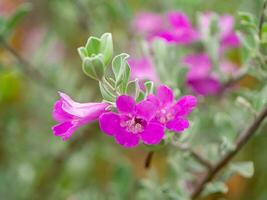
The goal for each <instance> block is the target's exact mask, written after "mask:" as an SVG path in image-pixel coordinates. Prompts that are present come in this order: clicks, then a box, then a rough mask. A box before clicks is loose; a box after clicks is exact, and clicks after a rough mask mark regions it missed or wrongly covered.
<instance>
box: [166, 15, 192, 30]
mask: <svg viewBox="0 0 267 200" xmlns="http://www.w3.org/2000/svg"><path fill="white" fill-rule="evenodd" d="M168 18H169V22H170V24H171V25H172V26H173V27H175V28H179V29H181V28H182V29H183V28H186V29H187V28H191V23H190V21H189V19H188V17H187V16H186V15H185V14H184V13H182V12H179V11H171V12H169V13H168Z"/></svg>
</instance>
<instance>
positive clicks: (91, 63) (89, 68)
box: [83, 55, 105, 80]
mask: <svg viewBox="0 0 267 200" xmlns="http://www.w3.org/2000/svg"><path fill="white" fill-rule="evenodd" d="M102 59H103V58H102V55H98V56H94V57H87V58H85V59H84V61H83V71H84V73H85V74H86V75H88V76H89V77H91V78H93V79H95V80H101V79H102V77H103V76H104V71H105V65H104V63H103V61H102Z"/></svg>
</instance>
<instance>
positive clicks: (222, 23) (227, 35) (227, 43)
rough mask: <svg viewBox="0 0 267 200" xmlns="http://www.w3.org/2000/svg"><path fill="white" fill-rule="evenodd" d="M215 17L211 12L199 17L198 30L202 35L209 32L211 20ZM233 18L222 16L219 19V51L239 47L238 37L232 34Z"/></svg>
mask: <svg viewBox="0 0 267 200" xmlns="http://www.w3.org/2000/svg"><path fill="white" fill-rule="evenodd" d="M214 16H216V14H215V13H213V12H207V13H204V14H202V15H200V17H199V29H200V32H201V33H202V34H207V33H208V32H209V30H210V26H211V22H212V19H213V18H214ZM234 25H235V22H234V18H233V17H232V16H231V15H222V16H220V17H219V21H218V27H219V37H220V44H221V49H222V50H224V49H225V48H229V47H239V46H240V40H239V37H238V35H237V34H236V33H235V32H234Z"/></svg>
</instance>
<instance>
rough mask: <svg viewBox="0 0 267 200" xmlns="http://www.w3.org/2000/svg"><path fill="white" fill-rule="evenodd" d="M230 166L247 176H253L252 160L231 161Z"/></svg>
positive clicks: (231, 168) (234, 170)
mask: <svg viewBox="0 0 267 200" xmlns="http://www.w3.org/2000/svg"><path fill="white" fill-rule="evenodd" d="M229 168H230V170H232V171H233V172H237V173H239V174H240V175H241V176H243V177H245V178H251V177H252V176H253V174H254V164H253V162H251V161H249V162H236V163H231V164H230V166H229Z"/></svg>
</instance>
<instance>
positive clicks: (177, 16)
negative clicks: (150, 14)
mask: <svg viewBox="0 0 267 200" xmlns="http://www.w3.org/2000/svg"><path fill="white" fill-rule="evenodd" d="M167 17H168V22H169V24H170V27H169V29H166V30H164V31H162V32H160V33H159V34H157V35H156V36H157V37H160V38H163V39H165V40H166V41H167V42H170V43H176V44H189V43H192V42H194V41H196V40H197V39H198V38H199V37H198V33H197V31H196V30H195V29H194V28H193V26H192V25H191V22H190V20H189V19H188V17H187V16H186V15H185V14H184V13H183V12H180V11H171V12H169V13H168V14H167Z"/></svg>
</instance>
